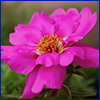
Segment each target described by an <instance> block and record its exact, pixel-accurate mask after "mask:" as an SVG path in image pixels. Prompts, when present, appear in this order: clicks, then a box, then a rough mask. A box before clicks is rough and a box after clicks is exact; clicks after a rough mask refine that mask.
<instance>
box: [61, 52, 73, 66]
mask: <svg viewBox="0 0 100 100" xmlns="http://www.w3.org/2000/svg"><path fill="white" fill-rule="evenodd" d="M73 59H74V55H73V54H71V53H70V52H69V51H68V50H66V51H65V52H64V53H62V54H61V55H60V65H62V66H68V65H70V64H71V63H72V61H73Z"/></svg>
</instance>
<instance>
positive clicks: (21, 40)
mask: <svg viewBox="0 0 100 100" xmlns="http://www.w3.org/2000/svg"><path fill="white" fill-rule="evenodd" d="M41 38H42V35H41V32H40V30H39V29H38V28H37V27H36V26H30V25H23V24H18V26H16V27H15V33H11V34H10V38H9V41H10V43H11V44H13V45H31V46H35V45H37V43H39V42H40V40H41Z"/></svg>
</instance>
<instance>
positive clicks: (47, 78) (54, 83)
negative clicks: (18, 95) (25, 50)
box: [32, 65, 66, 93]
mask: <svg viewBox="0 0 100 100" xmlns="http://www.w3.org/2000/svg"><path fill="white" fill-rule="evenodd" d="M65 76H66V68H65V67H62V66H60V65H57V66H52V67H49V68H46V67H44V66H41V68H40V70H39V72H38V76H37V79H36V81H35V83H34V85H33V87H32V92H33V93H38V92H40V91H41V90H42V88H43V87H44V86H46V87H47V88H50V89H61V87H62V84H63V82H64V79H65Z"/></svg>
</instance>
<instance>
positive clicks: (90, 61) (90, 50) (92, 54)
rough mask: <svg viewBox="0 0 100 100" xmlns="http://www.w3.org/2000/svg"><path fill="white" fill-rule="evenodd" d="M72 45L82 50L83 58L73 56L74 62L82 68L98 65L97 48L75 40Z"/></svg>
mask: <svg viewBox="0 0 100 100" xmlns="http://www.w3.org/2000/svg"><path fill="white" fill-rule="evenodd" d="M74 45H75V46H79V47H81V48H82V49H83V50H84V60H82V59H80V58H79V57H75V58H74V62H75V63H76V64H78V65H80V66H81V67H84V68H91V67H99V50H98V49H97V48H95V47H93V46H90V45H88V44H86V43H82V42H77V43H75V44H74Z"/></svg>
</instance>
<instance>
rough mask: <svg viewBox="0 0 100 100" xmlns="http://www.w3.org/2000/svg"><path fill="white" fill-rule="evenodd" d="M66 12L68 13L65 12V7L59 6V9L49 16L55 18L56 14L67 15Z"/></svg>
mask: <svg viewBox="0 0 100 100" xmlns="http://www.w3.org/2000/svg"><path fill="white" fill-rule="evenodd" d="M65 14H66V13H65V11H64V9H62V8H58V9H56V10H55V11H54V12H53V13H52V14H51V15H50V16H49V17H50V18H54V17H55V16H58V15H65Z"/></svg>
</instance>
